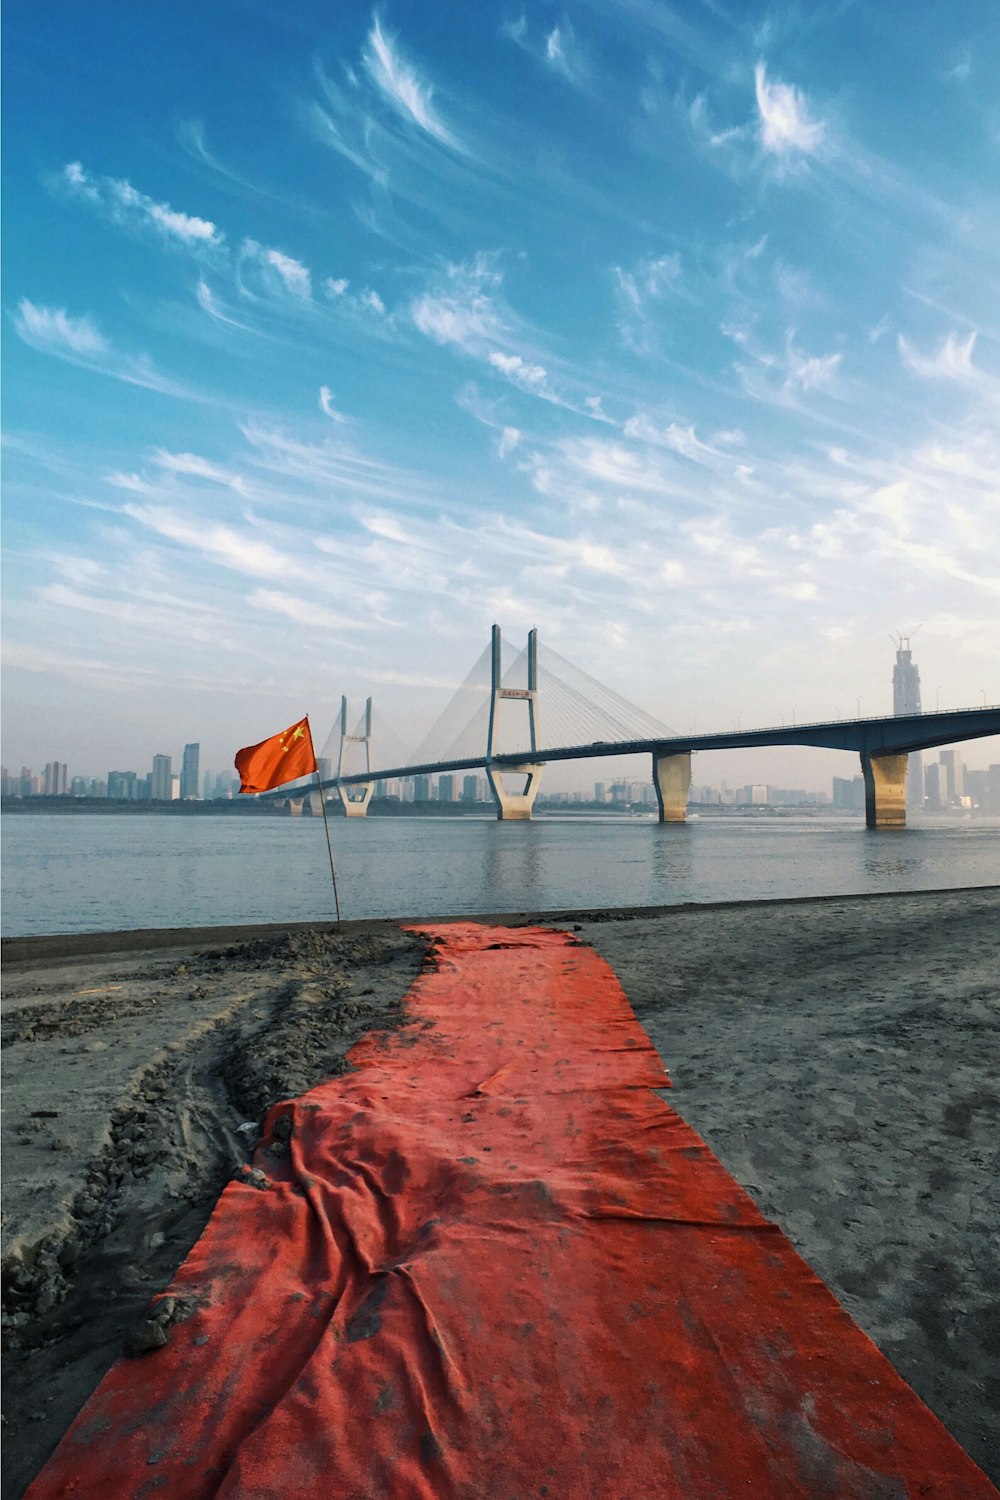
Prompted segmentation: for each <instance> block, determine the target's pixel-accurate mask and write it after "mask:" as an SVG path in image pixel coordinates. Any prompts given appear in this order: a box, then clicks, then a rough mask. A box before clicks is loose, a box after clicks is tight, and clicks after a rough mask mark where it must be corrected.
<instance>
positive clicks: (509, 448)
mask: <svg viewBox="0 0 1000 1500" xmlns="http://www.w3.org/2000/svg"><path fill="white" fill-rule="evenodd" d="M520 441H521V432H520V429H519V428H517V427H505V428H504V429H503V431H502V432H501V434H500V437H499V439H498V440H497V457H498V458H506V457H507V454H508V453H513V451H514V449H515V448H516V447H517V445H518V443H519V442H520Z"/></svg>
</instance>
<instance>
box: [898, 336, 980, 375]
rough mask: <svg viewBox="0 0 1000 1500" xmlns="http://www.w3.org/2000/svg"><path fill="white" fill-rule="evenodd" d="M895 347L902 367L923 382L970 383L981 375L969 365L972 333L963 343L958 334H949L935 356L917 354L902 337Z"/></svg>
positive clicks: (973, 366)
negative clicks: (897, 349)
mask: <svg viewBox="0 0 1000 1500" xmlns="http://www.w3.org/2000/svg"><path fill="white" fill-rule="evenodd" d="M898 346H899V352H900V354H901V355H902V358H903V362H904V364H906V365H907V366H908V367H909V369H911V370H912V371H913V373H914V374H915V375H920V376H921V377H922V378H923V379H925V380H959V381H972V380H976V379H978V378H979V376H980V374H981V371H980V370H978V369H977V368H976V366H975V365H974V364H973V363H972V351H973V349H974V348H975V346H976V334H975V333H970V334H969V336H968V337H967V338H965V339H962V338H959V336H958V334H957V333H949V334H948V336H947V338H946V339H945V340H944V342H943V344H942V345H941V348H940V349H939V350H938V352H937V353H936V354H932V355H926V354H920V353H919V352H918V351H917V350H916V349H914V347H913V345H912V344H911V343H910V341H909V340H908V339H905V338H904V337H903V335H902V334H900V335H899V338H898Z"/></svg>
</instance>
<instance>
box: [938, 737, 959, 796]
mask: <svg viewBox="0 0 1000 1500" xmlns="http://www.w3.org/2000/svg"><path fill="white" fill-rule="evenodd" d="M940 761H941V770H940V771H939V772H938V778H939V780H938V792H939V796H940V798H941V805H942V806H943V807H949V806H952V805H954V804H955V803H957V802H960V801H961V800H962V798H963V797H964V796H965V766H964V765H963V764H962V752H961V751H960V750H942V751H941V755H940Z"/></svg>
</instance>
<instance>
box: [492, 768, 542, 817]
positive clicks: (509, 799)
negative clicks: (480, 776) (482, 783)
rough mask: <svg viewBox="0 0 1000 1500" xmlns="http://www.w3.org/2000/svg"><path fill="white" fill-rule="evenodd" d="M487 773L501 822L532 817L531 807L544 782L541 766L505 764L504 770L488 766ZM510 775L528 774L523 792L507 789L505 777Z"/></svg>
mask: <svg viewBox="0 0 1000 1500" xmlns="http://www.w3.org/2000/svg"><path fill="white" fill-rule="evenodd" d="M486 775H487V778H488V780H489V783H490V790H491V791H492V793H493V800H494V802H495V803H496V806H497V817H498V819H500V821H501V822H507V821H508V820H511V819H518V818H519V819H522V820H526V819H528V818H530V817H531V809H532V807H533V806H534V805H535V798H536V797H537V796H538V788H539V787H540V786H541V783H542V767H541V766H504V768H503V770H502V771H501V770H499V769H498V768H497V767H496V766H487V767H486ZM508 775H509V776H527V778H528V783H527V785H526V786H525V788H524V791H523V792H509V791H508V790H507V788H506V786H505V785H504V777H505V776H508Z"/></svg>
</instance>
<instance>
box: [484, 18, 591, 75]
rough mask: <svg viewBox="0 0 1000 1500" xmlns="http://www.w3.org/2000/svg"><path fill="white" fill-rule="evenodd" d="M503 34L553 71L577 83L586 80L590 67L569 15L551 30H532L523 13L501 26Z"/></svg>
mask: <svg viewBox="0 0 1000 1500" xmlns="http://www.w3.org/2000/svg"><path fill="white" fill-rule="evenodd" d="M502 31H503V35H504V36H506V37H507V38H508V40H509V41H512V42H514V43H515V44H516V45H517V46H518V47H520V48H521V49H522V51H524V52H527V53H528V55H529V56H531V57H533V58H534V59H535V60H536V62H539V63H541V64H542V66H543V67H544V68H547V69H548V71H549V72H550V73H557V74H558V75H559V77H560V78H563V79H565V81H566V82H567V83H571V84H573V85H574V86H576V87H580V86H581V85H582V84H584V83H585V82H586V80H587V76H588V73H589V71H590V69H589V66H588V63H587V58H586V54H585V53H584V50H583V48H582V47H581V46H580V44H579V42H578V41H577V39H576V33H575V32H574V30H573V27H572V24H571V23H570V20H569V18H568V17H567V16H564V17H563V18H562V20H561V21H560V22H559V24H558V26H553V27H552V29H551V30H550V31H548V32H541V33H536V34H534V35H533V34H532V33H531V31H530V30H529V28H528V21H527V17H526V16H525V15H524V14H523V13H522V14H521V15H520V16H519V17H518V18H517V20H516V21H509V22H507V24H506V25H505V26H504V27H503V28H502Z"/></svg>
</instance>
